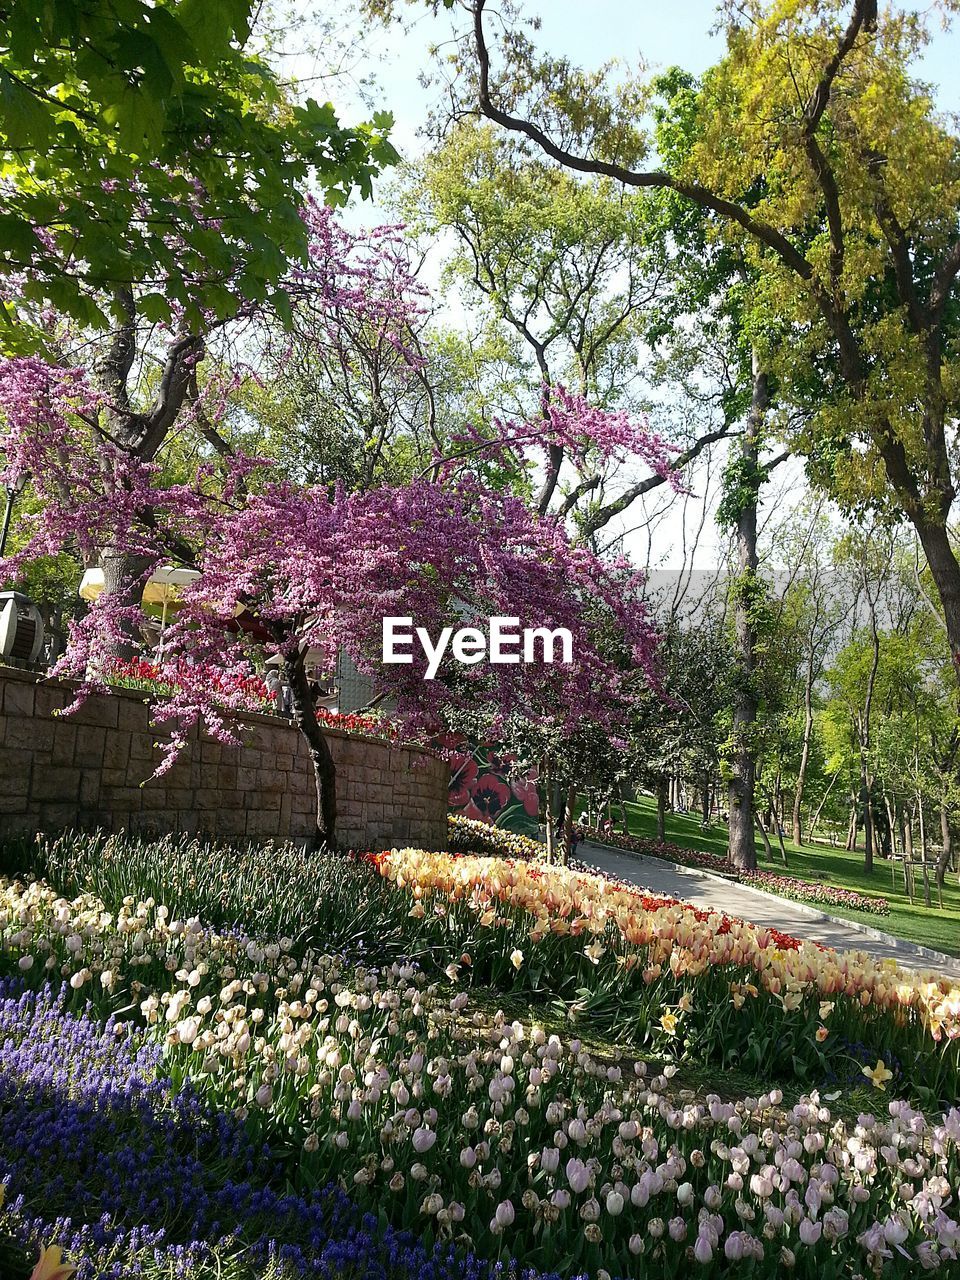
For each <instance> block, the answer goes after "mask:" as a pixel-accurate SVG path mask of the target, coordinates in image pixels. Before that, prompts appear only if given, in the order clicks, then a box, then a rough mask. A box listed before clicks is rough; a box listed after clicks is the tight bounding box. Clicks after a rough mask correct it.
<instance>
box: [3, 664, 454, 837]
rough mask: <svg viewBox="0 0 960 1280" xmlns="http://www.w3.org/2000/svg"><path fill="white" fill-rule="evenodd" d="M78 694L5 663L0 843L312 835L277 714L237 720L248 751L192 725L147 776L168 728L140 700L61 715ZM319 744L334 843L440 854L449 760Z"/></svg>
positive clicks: (298, 748)
mask: <svg viewBox="0 0 960 1280" xmlns="http://www.w3.org/2000/svg"><path fill="white" fill-rule="evenodd" d="M72 699H73V686H72V685H71V684H69V683H68V682H64V681H59V680H47V679H43V678H39V677H37V676H36V675H34V674H32V673H29V672H26V671H18V670H15V669H13V668H9V667H0V835H10V834H20V833H27V834H29V833H32V832H35V831H55V830H62V829H63V828H65V827H103V828H106V829H109V830H120V829H126V830H128V831H143V832H150V833H163V832H180V831H182V832H189V833H191V834H192V833H202V834H207V835H217V836H249V837H252V838H257V839H265V838H267V837H271V836H274V837H276V836H279V837H282V838H291V839H296V838H299V837H303V836H306V835H308V834H309V833H310V832H311V831H312V830H313V829H314V825H315V813H316V791H315V788H314V778H313V768H312V766H311V763H310V758H309V756H308V755H307V750H306V744H305V742H304V741H303V739H302V738H301V736H300V734H299V733H298V732H297V730H296V729H294V728H293V726H292V725H290V724H287V723H286V722H284V721H283V720H279V719H278V718H277V717H276V716H267V715H255V714H244V715H241V716H237V717H236V724H237V729H238V733H239V735H240V737H241V739H242V741H243V743H244V745H243V746H242V747H227V746H223V745H222V744H221V743H219V742H216V741H214V740H213V739H212V738H210V737H209V736H208V735H207V734H205V733H202V732H200V731H199V729H194V730H193V731H192V732H191V733H190V735H189V740H188V744H187V747H186V749H185V750H184V752H183V754H182V756H181V757H180V758H179V759H178V761H177V762H176V764H174V766H173V768H172V769H171V770H170V771H169V772H168V773H166V774H164V775H163V776H162V777H160V778H151V774H152V773H153V770H154V768H155V765H156V763H157V762H158V761H159V759H160V756H161V753H160V750H159V749H158V748H157V746H156V745H155V743H156V742H157V741H159V740H160V739H162V737H163V736H164V733H163V731H162V730H160V731H158V730H157V729H151V727H150V706H149V702H148V701H145V695H144V693H143V692H141V691H139V690H133V689H117V690H116V691H115V692H114V693H113V694H112V695H94V696H91V697H90V698H89V699H88V700H87V701H86V702H85V703H84V705H83V706H82V707H81V708H80V709H79V711H77V712H75V713H74V714H73V715H70V716H62V715H58V714H56V713H57V712H58V711H59V710H60V709H62V708H63V707H65V706H67V705H68V704H69V703H70V702H71V701H72ZM327 736H328V739H329V741H330V748H331V751H332V753H333V757H334V760H335V762H336V766H337V803H338V808H339V819H338V836H339V842H340V845H341V847H344V848H347V847H352V848H363V849H377V848H390V847H391V846H393V845H396V844H413V845H418V846H423V847H425V848H433V849H442V848H443V847H444V845H445V844H446V832H447V785H448V769H447V765H446V762H445V761H442V760H439V759H438V758H437V757H436V756H434V755H432V754H431V753H430V752H427V751H423V750H421V749H419V748H416V747H397V746H391V745H389V744H386V743H383V742H379V741H377V740H376V739H372V738H364V737H360V736H356V735H353V734H349V735H348V734H343V733H339V732H337V731H335V730H330V731H329V732H328V735H327Z"/></svg>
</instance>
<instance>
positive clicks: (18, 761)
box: [0, 747, 31, 795]
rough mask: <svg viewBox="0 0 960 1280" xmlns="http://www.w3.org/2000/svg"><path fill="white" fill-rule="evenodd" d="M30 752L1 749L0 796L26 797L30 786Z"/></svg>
mask: <svg viewBox="0 0 960 1280" xmlns="http://www.w3.org/2000/svg"><path fill="white" fill-rule="evenodd" d="M30 770H31V759H30V754H29V752H25V751H12V750H9V749H8V748H6V747H0V795H15V794H19V793H20V792H21V791H22V792H23V794H24V795H26V793H27V791H28V790H29V786H30Z"/></svg>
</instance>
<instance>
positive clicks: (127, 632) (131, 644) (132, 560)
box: [100, 547, 152, 662]
mask: <svg viewBox="0 0 960 1280" xmlns="http://www.w3.org/2000/svg"><path fill="white" fill-rule="evenodd" d="M151 564H152V561H151V560H150V558H149V557H147V556H131V555H127V554H126V553H125V552H122V551H116V550H114V549H113V548H109V547H108V548H107V549H106V550H105V551H104V552H103V553H102V555H101V557H100V567H101V568H102V569H103V590H104V594H105V595H108V596H111V597H113V598H114V599H115V600H117V601H119V603H120V604H121V605H122V606H124V607H129V608H131V609H132V608H136V609H138V610H139V608H140V602H141V600H142V599H143V588H144V585H145V581H146V578H147V574H148V572H149V570H150V567H151ZM142 647H143V645H142V641H141V638H140V633H139V628H138V626H137V622H136V620H135V618H134V617H131V618H124V619H123V620H122V621H121V623H120V637H119V638H118V639H117V640H116V641H115V643H114V644H113V645H112V648H111V651H112V654H113V656H114V657H115V658H117V659H119V660H120V661H122V662H127V661H129V660H130V659H131V658H133V657H134V656H135V655H136V654H138V653H139V652H140V651H141V649H142Z"/></svg>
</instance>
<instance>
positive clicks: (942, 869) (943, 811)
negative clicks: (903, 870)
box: [936, 804, 953, 892]
mask: <svg viewBox="0 0 960 1280" xmlns="http://www.w3.org/2000/svg"><path fill="white" fill-rule="evenodd" d="M940 833H941V836H942V839H943V849H942V850H941V852H940V857H939V858H938V859H937V871H936V880H937V888H938V889H939V890H940V891H941V892H942V891H943V882H944V880H945V879H946V878H947V868H948V867H949V866H950V863H951V861H952V859H953V832H952V831H951V829H950V810H949V809H948V807H947V806H946V805H945V804H941V806H940Z"/></svg>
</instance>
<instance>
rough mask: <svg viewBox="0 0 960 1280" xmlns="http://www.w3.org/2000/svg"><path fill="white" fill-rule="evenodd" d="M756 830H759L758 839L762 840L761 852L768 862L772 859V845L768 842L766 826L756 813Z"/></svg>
mask: <svg viewBox="0 0 960 1280" xmlns="http://www.w3.org/2000/svg"><path fill="white" fill-rule="evenodd" d="M757 830H758V831H759V832H760V839H761V840H762V841H763V852H764V854H765V855H766V859H767V861H768V862H772V861H773V846H772V845H771V844H770V837H769V836H768V835H767V828H766V827H765V826H764V825H763V819H762V818H761V817H760V815H759V814H757Z"/></svg>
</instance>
